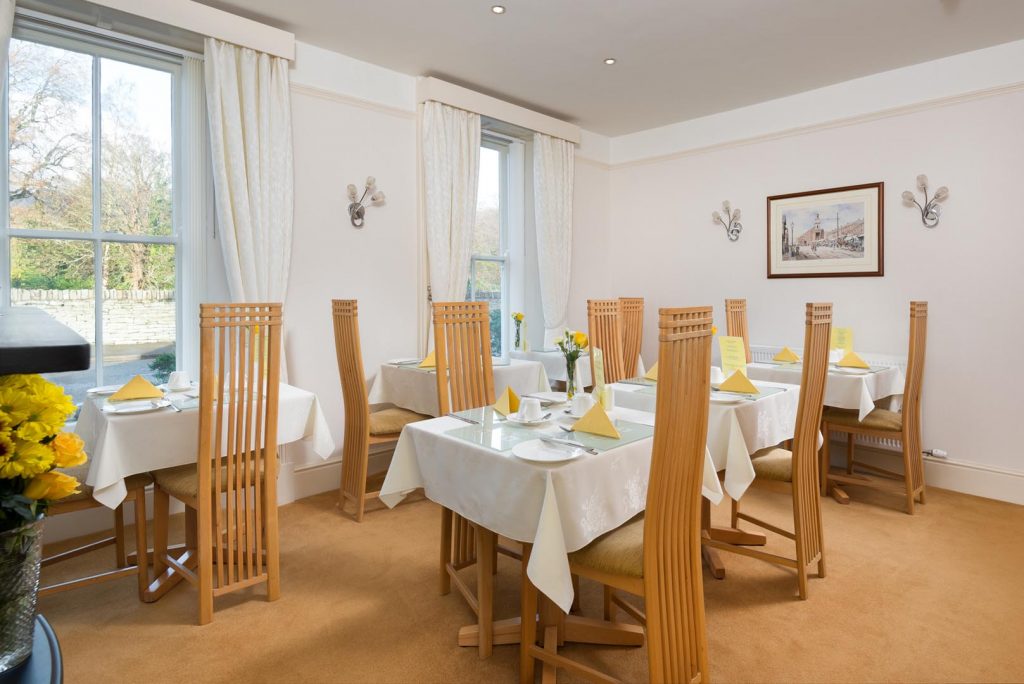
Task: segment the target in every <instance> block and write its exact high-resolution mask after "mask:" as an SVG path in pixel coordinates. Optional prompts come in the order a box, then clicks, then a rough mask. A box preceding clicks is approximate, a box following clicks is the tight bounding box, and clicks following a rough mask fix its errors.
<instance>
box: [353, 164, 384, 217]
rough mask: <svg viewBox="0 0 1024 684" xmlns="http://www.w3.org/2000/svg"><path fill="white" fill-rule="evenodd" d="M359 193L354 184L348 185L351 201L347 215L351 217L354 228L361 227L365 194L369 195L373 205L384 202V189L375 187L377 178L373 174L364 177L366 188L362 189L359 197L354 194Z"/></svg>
mask: <svg viewBox="0 0 1024 684" xmlns="http://www.w3.org/2000/svg"><path fill="white" fill-rule="evenodd" d="M358 194H359V190H358V189H357V188H356V186H354V185H351V184H350V185H349V186H348V198H349V199H350V200H352V203H351V204H349V205H348V215H349V218H351V219H352V225H353V226H355V227H356V228H362V227H363V216H364V215H365V214H366V204H364V202H365V201H366V196H367V195H369V196H370V202H372V203H373V205H374V206H379V205H381V204H384V191H383V190H378V189H377V179H376V178H374V177H373V176H368V177H367V178H366V188H365V189H364V190H363V195H362V197H360V198H359V199H356V196H357V195H358Z"/></svg>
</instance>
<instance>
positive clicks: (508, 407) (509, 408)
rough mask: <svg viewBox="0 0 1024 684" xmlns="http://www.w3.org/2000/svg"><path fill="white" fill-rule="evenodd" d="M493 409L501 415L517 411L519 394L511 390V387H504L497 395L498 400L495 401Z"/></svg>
mask: <svg viewBox="0 0 1024 684" xmlns="http://www.w3.org/2000/svg"><path fill="white" fill-rule="evenodd" d="M494 410H495V411H497V412H498V413H500V414H501V415H503V416H507V415H508V414H510V413H517V412H518V411H519V395H518V394H516V393H515V392H513V391H512V388H511V387H506V388H505V391H504V392H502V393H501V396H500V397H498V401H497V402H495V404H494Z"/></svg>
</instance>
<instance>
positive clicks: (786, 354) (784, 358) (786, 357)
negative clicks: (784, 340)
mask: <svg viewBox="0 0 1024 684" xmlns="http://www.w3.org/2000/svg"><path fill="white" fill-rule="evenodd" d="M799 360H800V357H799V356H797V355H796V354H795V353H794V352H793V350H792V349H790V348H789V347H783V348H782V351H780V352H779V353H778V354H776V355H775V358H773V359H772V361H778V362H779V363H796V362H797V361H799Z"/></svg>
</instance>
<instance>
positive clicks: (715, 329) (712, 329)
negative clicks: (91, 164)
mask: <svg viewBox="0 0 1024 684" xmlns="http://www.w3.org/2000/svg"><path fill="white" fill-rule="evenodd" d="M711 334H712V335H717V334H718V328H717V327H716V326H711Z"/></svg>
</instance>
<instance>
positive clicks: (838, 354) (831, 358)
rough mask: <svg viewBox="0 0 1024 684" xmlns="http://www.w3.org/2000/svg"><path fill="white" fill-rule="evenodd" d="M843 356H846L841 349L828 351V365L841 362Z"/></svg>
mask: <svg viewBox="0 0 1024 684" xmlns="http://www.w3.org/2000/svg"><path fill="white" fill-rule="evenodd" d="M844 356H846V352H845V351H844V350H842V349H833V350H832V351H830V352H829V353H828V362H829V363H839V362H840V361H842V360H843V357H844Z"/></svg>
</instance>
